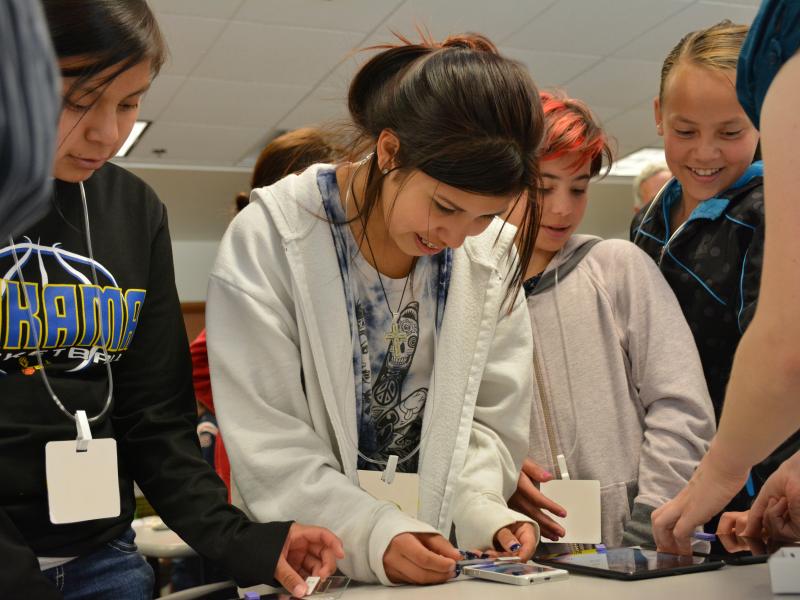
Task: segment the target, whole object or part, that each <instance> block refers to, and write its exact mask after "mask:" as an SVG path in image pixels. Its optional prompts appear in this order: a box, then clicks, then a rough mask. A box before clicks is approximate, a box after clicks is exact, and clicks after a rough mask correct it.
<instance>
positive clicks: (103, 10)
mask: <svg viewBox="0 0 800 600" xmlns="http://www.w3.org/2000/svg"><path fill="white" fill-rule="evenodd" d="M42 6H43V7H44V11H45V15H46V17H47V24H48V27H49V28H50V35H51V37H52V38H53V46H54V47H55V50H56V55H57V56H58V58H59V59H64V58H80V59H83V58H85V59H86V61H85V62H84V61H80V62H79V63H78V64H77V65H76V66H74V67H73V66H70V67H69V68H65V69H62V71H61V75H62V76H63V77H76V78H77V80H76V82H75V85H74V86H73V90H74V89H77V88H78V87H81V86H82V85H83V84H85V83H86V82H87V81H88V80H90V79H92V78H93V77H95V76H96V75H97V74H98V73H101V72H102V71H104V70H106V69H109V68H111V67H115V66H116V67H117V68H116V69H114V70H113V71H112V72H111V73H110V74H109V75H108V76H107V77H106V78H104V81H101V82H99V84H98V85H99V86H102V85H104V84H105V83H108V82H109V81H111V80H113V79H114V78H115V77H117V76H118V75H119V74H120V73H123V72H124V71H126V70H128V69H130V68H131V67H133V66H135V65H137V64H139V63H141V62H142V61H144V60H149V61H150V68H151V70H152V73H153V76H155V75H157V74H158V72H159V70H160V69H161V67H162V65H163V64H164V61H165V60H166V57H167V46H166V42H165V41H164V37H163V35H162V34H161V30H160V29H159V27H158V23H157V22H156V19H155V16H154V15H153V12H152V11H151V10H150V8H149V7H148V6H147V2H145V0H42Z"/></svg>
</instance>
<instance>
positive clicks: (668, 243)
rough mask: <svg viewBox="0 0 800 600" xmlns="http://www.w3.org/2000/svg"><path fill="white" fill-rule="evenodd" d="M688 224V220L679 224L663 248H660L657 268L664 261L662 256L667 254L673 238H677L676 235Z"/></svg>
mask: <svg viewBox="0 0 800 600" xmlns="http://www.w3.org/2000/svg"><path fill="white" fill-rule="evenodd" d="M688 224H689V220H688V219H687V220H686V221H684V222H683V223H681V226H680V227H678V228H677V229H676V230H675V232H674V233H673V234H672V235H671V236H670V237H669V239H668V240H667V243H666V244H664V245H663V246H661V253H660V254H659V257H658V266H659V267H661V262H662V261H663V260H664V255H665V254H666V253H667V250H669V245H670V244H671V243H672V242H673V241H674V240H675V238H676V237H677V236H678V234H679V233H680V232H681V231H683V228H684V227H686V225H688Z"/></svg>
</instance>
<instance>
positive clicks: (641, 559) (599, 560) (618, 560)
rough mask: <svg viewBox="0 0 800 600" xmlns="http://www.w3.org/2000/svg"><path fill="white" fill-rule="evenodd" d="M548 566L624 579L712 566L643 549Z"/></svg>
mask: <svg viewBox="0 0 800 600" xmlns="http://www.w3.org/2000/svg"><path fill="white" fill-rule="evenodd" d="M546 562H547V563H548V564H551V565H553V566H558V567H562V568H564V569H567V570H569V568H570V567H571V566H574V567H584V568H589V569H595V570H599V571H611V572H614V573H619V574H620V575H623V576H641V575H646V574H653V573H655V572H665V571H670V570H674V569H678V568H685V567H694V566H700V565H704V564H706V563H708V562H710V560H709V558H708V557H704V556H679V555H677V554H666V553H664V552H656V551H655V550H644V549H640V548H608V549H607V550H606V551H605V552H596V551H588V552H580V553H576V554H562V555H560V556H548V557H547V561H546Z"/></svg>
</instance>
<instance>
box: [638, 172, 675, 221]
mask: <svg viewBox="0 0 800 600" xmlns="http://www.w3.org/2000/svg"><path fill="white" fill-rule="evenodd" d="M670 179H672V173H671V172H670V170H669V167H668V166H667V164H666V163H650V164H648V165H645V167H644V168H643V169H642V170H641V171H640V172H639V174H638V175H637V176H636V177H635V178H634V179H633V212H634V213H638V212H639V211H640V210H642V208H643V207H645V206H647V205H648V204H650V202H652V200H653V198H655V197H656V194H658V192H659V190H661V188H662V187H664V184H665V183H667V182H668V181H669V180H670Z"/></svg>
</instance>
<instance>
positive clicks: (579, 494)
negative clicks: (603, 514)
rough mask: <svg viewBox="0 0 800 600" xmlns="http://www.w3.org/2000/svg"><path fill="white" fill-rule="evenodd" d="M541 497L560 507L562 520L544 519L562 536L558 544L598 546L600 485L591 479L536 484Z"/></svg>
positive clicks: (560, 480)
mask: <svg viewBox="0 0 800 600" xmlns="http://www.w3.org/2000/svg"><path fill="white" fill-rule="evenodd" d="M540 491H541V492H542V494H544V495H545V496H547V497H548V498H550V499H551V500H552V501H553V502H556V503H558V504H560V505H561V506H563V507H564V510H566V511H567V516H566V518H563V519H562V518H561V517H557V516H556V515H548V516H550V517H552V519H553V520H554V521H555V522H556V523H558V524H559V525H561V526H562V527H563V528H564V531H565V532H566V535H565V536H564V537H563V538H559V540H558V542H559V543H562V542H563V543H565V544H599V543H600V533H601V527H600V482H599V481H597V480H595V479H554V480H553V481H545V482H543V483H542V484H540Z"/></svg>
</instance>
